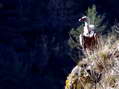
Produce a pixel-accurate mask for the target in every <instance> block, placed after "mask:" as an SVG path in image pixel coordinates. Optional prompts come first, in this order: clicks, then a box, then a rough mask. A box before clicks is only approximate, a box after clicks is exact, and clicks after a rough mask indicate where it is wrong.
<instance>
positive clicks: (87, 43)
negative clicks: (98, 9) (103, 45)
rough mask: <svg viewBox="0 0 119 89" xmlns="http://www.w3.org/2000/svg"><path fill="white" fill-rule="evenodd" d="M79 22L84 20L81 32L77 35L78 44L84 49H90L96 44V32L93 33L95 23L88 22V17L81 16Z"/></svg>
mask: <svg viewBox="0 0 119 89" xmlns="http://www.w3.org/2000/svg"><path fill="white" fill-rule="evenodd" d="M79 22H84V27H83V33H82V34H80V36H79V41H80V45H81V46H82V48H83V49H84V50H85V51H87V50H88V51H89V50H90V51H92V50H94V48H95V47H96V45H97V42H98V41H97V37H98V36H97V33H95V25H94V24H90V19H89V17H87V16H83V17H81V18H80V19H79Z"/></svg>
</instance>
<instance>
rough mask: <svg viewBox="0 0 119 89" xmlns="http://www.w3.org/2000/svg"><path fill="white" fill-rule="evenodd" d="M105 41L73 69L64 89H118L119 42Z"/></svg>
mask: <svg viewBox="0 0 119 89" xmlns="http://www.w3.org/2000/svg"><path fill="white" fill-rule="evenodd" d="M106 41H108V42H102V43H103V46H102V47H100V49H98V50H96V51H95V52H94V53H92V54H91V55H87V56H86V58H83V59H82V60H81V61H79V63H78V64H77V65H76V66H75V67H74V68H73V70H72V71H71V73H70V74H69V75H68V77H67V80H66V86H65V89H119V40H117V41H114V40H111V39H110V40H106ZM112 41H113V42H112Z"/></svg>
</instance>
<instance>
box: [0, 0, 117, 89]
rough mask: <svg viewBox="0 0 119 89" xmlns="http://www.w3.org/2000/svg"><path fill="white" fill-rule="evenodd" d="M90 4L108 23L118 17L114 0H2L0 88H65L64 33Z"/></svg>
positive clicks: (67, 54) (68, 68) (66, 50)
mask: <svg viewBox="0 0 119 89" xmlns="http://www.w3.org/2000/svg"><path fill="white" fill-rule="evenodd" d="M92 4H95V5H96V6H97V11H98V13H99V14H105V16H106V18H105V21H108V27H111V26H112V25H113V24H114V21H115V19H116V20H117V21H118V20H119V3H118V0H0V89H63V88H64V85H65V80H66V77H67V75H68V73H70V71H71V69H72V68H73V67H74V66H75V65H76V63H75V62H74V61H73V60H72V58H71V57H70V53H71V52H70V48H69V46H68V38H69V34H68V33H69V31H70V30H71V28H76V27H78V26H79V25H80V24H79V22H78V19H79V18H80V17H81V16H82V15H83V13H84V12H85V11H86V9H87V8H88V6H92ZM107 30H109V29H107Z"/></svg>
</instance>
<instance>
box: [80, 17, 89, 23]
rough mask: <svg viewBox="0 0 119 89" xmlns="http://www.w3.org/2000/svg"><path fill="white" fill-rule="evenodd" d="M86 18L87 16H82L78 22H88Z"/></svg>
mask: <svg viewBox="0 0 119 89" xmlns="http://www.w3.org/2000/svg"><path fill="white" fill-rule="evenodd" d="M88 19H89V18H88V17H87V16H83V17H81V18H80V19H79V22H87V21H88Z"/></svg>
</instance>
